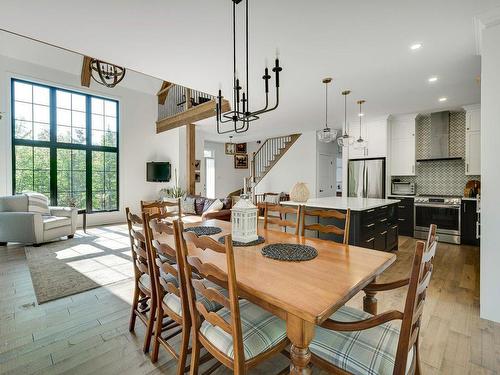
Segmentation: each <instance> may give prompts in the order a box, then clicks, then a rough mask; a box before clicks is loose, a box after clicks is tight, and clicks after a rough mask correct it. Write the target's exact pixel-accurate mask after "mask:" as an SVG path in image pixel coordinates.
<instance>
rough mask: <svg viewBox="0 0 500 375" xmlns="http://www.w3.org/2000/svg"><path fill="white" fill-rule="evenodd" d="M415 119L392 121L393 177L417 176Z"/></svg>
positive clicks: (391, 161) (391, 156)
mask: <svg viewBox="0 0 500 375" xmlns="http://www.w3.org/2000/svg"><path fill="white" fill-rule="evenodd" d="M415 118H416V115H408V116H400V117H393V118H392V119H391V153H390V171H391V175H392V176H415Z"/></svg>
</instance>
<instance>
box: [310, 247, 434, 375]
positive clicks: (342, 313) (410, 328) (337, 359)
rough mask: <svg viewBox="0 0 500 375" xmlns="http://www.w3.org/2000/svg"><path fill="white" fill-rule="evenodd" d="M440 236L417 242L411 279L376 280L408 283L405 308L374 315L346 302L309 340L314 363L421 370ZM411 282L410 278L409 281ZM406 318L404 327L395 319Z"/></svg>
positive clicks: (335, 369) (342, 369)
mask: <svg viewBox="0 0 500 375" xmlns="http://www.w3.org/2000/svg"><path fill="white" fill-rule="evenodd" d="M436 247H437V238H435V240H434V241H432V242H431V243H430V245H429V247H426V243H425V242H423V241H418V242H417V243H416V246H415V255H414V258H413V266H412V270H411V274H410V278H409V280H408V281H407V280H406V279H405V280H402V281H400V282H395V283H391V284H394V285H395V286H394V287H393V288H389V286H390V284H378V285H376V284H374V285H373V289H375V290H378V291H382V290H389V289H394V288H399V287H401V286H402V285H408V293H407V296H406V302H405V306H404V310H403V312H401V311H398V310H391V311H387V312H385V313H382V314H378V315H375V316H374V315H371V314H368V313H365V312H364V311H361V310H357V309H355V308H352V307H347V306H344V307H341V308H340V309H339V310H337V311H336V312H335V313H334V314H333V315H332V316H331V318H330V319H328V320H326V321H325V322H324V323H323V324H322V325H321V327H317V328H316V335H315V338H314V339H313V341H312V342H311V345H310V350H311V352H312V363H313V364H315V365H317V366H318V367H320V368H323V369H325V370H326V371H329V372H331V373H337V374H351V373H355V374H370V375H371V374H381V375H385V374H393V375H405V374H421V370H420V357H419V334H420V323H421V318H422V312H423V309H424V303H425V297H426V291H427V288H428V286H429V282H430V280H431V275H432V270H433V266H432V261H433V258H434V255H435V253H436ZM406 281H407V282H406ZM393 320H401V327H399V326H398V325H396V324H394V323H392V322H391V321H393Z"/></svg>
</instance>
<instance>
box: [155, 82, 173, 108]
mask: <svg viewBox="0 0 500 375" xmlns="http://www.w3.org/2000/svg"><path fill="white" fill-rule="evenodd" d="M173 85H174V84H173V83H172V82H168V81H163V83H162V84H161V88H160V91H158V93H157V94H156V95H157V96H158V104H165V100H167V95H168V92H169V90H170V89H171V88H172V86H173Z"/></svg>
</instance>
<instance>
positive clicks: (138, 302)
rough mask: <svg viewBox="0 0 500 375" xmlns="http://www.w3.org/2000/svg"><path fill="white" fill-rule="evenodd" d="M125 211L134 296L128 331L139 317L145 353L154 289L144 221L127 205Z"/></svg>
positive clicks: (153, 303) (150, 327)
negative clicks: (142, 327)
mask: <svg viewBox="0 0 500 375" xmlns="http://www.w3.org/2000/svg"><path fill="white" fill-rule="evenodd" d="M125 213H126V216H127V226H128V234H129V237H130V248H131V250H132V260H133V266H134V296H133V299H132V310H131V314H130V321H129V331H130V332H133V331H134V329H135V321H136V318H137V317H139V319H140V320H141V321H142V322H143V323H144V325H145V326H146V335H145V336H144V345H143V350H144V353H147V352H148V351H149V346H150V343H151V337H152V333H153V323H154V318H155V313H156V291H155V285H154V279H153V278H152V277H151V274H152V272H151V265H150V264H149V262H148V255H147V246H146V237H145V235H144V225H143V223H144V222H143V220H142V218H140V217H139V216H138V215H136V214H134V213H132V212H130V209H129V208H128V207H126V208H125Z"/></svg>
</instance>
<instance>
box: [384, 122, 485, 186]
mask: <svg viewBox="0 0 500 375" xmlns="http://www.w3.org/2000/svg"><path fill="white" fill-rule="evenodd" d="M416 121H417V123H416V138H417V139H418V140H420V141H419V142H417V149H416V150H415V151H416V158H417V159H423V158H425V157H428V156H429V152H430V150H428V148H427V147H425V146H427V145H429V144H430V137H431V136H432V134H431V117H430V115H419V116H418V117H417V120H416ZM450 156H452V157H461V158H465V112H451V113H450ZM415 174H416V176H393V178H399V179H400V180H401V181H408V182H415V183H416V185H417V194H436V195H441V194H442V195H460V196H461V195H463V193H464V187H465V184H466V182H467V181H469V180H480V176H466V175H465V159H461V160H440V161H426V162H420V163H417V165H416V173H415Z"/></svg>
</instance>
